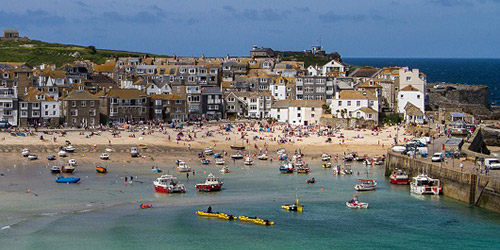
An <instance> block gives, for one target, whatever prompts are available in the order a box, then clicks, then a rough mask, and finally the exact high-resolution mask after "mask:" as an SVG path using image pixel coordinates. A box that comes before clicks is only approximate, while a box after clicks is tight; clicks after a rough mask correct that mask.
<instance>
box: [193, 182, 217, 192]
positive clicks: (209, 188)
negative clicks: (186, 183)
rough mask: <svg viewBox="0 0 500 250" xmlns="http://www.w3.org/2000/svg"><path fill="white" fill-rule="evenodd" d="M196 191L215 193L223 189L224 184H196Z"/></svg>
mask: <svg viewBox="0 0 500 250" xmlns="http://www.w3.org/2000/svg"><path fill="white" fill-rule="evenodd" d="M195 187H196V189H197V190H198V191H202V192H214V191H220V190H221V189H222V184H196V186H195Z"/></svg>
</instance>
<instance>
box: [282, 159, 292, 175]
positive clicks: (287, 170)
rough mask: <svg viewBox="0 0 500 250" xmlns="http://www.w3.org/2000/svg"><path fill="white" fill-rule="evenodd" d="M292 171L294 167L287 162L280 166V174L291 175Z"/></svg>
mask: <svg viewBox="0 0 500 250" xmlns="http://www.w3.org/2000/svg"><path fill="white" fill-rule="evenodd" d="M294 170H295V167H294V166H293V164H292V163H290V162H287V163H285V164H282V165H281V166H280V173H282V174H293V171H294Z"/></svg>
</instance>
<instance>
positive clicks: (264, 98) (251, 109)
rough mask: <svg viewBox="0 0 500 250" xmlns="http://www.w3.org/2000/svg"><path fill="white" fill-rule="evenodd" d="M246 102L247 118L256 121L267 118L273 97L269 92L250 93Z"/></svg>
mask: <svg viewBox="0 0 500 250" xmlns="http://www.w3.org/2000/svg"><path fill="white" fill-rule="evenodd" d="M246 101H247V106H248V110H247V117H249V118H258V119H262V118H267V117H269V112H270V111H271V107H272V106H271V105H272V103H273V97H272V96H271V94H270V93H269V92H261V93H259V94H256V93H252V94H250V96H249V97H248V98H246Z"/></svg>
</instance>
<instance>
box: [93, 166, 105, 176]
mask: <svg viewBox="0 0 500 250" xmlns="http://www.w3.org/2000/svg"><path fill="white" fill-rule="evenodd" d="M95 171H96V172H97V173H101V174H105V173H107V172H108V169H107V168H106V167H101V166H95Z"/></svg>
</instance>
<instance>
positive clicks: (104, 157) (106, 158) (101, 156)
mask: <svg viewBox="0 0 500 250" xmlns="http://www.w3.org/2000/svg"><path fill="white" fill-rule="evenodd" d="M99 158H101V160H109V154H108V153H102V154H101V155H100V156H99Z"/></svg>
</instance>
